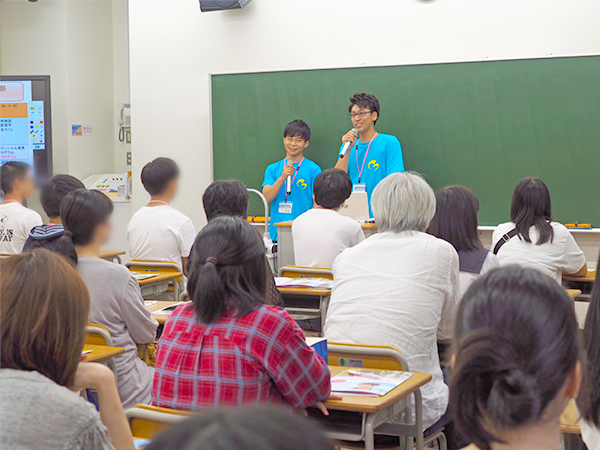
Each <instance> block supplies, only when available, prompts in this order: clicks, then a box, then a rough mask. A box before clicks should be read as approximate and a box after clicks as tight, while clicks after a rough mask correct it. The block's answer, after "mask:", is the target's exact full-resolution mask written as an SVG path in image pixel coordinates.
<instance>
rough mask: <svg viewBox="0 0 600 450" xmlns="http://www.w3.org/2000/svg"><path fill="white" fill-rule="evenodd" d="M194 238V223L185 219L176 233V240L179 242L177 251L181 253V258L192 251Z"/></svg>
mask: <svg viewBox="0 0 600 450" xmlns="http://www.w3.org/2000/svg"><path fill="white" fill-rule="evenodd" d="M195 239H196V230H195V229H194V224H193V223H192V221H191V220H190V219H188V220H186V221H185V222H184V224H183V225H181V228H179V233H178V235H177V241H178V243H179V251H180V253H181V257H182V258H187V257H188V256H190V252H191V251H192V246H193V245H194V240H195Z"/></svg>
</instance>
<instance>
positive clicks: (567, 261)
mask: <svg viewBox="0 0 600 450" xmlns="http://www.w3.org/2000/svg"><path fill="white" fill-rule="evenodd" d="M550 225H552V229H553V230H554V238H553V239H552V242H550V241H548V242H545V243H544V244H542V245H537V244H536V243H537V241H538V238H539V233H538V230H537V228H535V227H531V228H530V229H529V238H530V239H531V242H525V240H524V239H523V238H521V236H519V235H517V236H515V237H513V238H512V239H511V240H509V241H508V242H506V243H505V244H504V245H503V246H502V247H501V248H500V251H499V252H498V255H496V256H497V257H498V261H499V262H500V265H501V266H507V265H510V264H518V265H521V266H524V267H531V268H533V269H538V270H539V271H541V272H542V273H544V274H546V275H548V276H550V277H552V278H554V279H555V280H556V281H557V282H558V283H561V282H562V271H563V270H564V271H565V272H567V273H576V272H578V271H579V270H581V268H582V267H583V265H584V264H585V255H584V254H583V252H582V251H581V249H580V248H579V246H578V245H577V243H576V242H575V239H574V238H573V235H572V234H571V233H570V232H569V230H567V229H566V228H565V226H564V225H561V224H560V223H558V222H550ZM513 228H515V224H514V223H512V222H507V223H503V224H500V225H498V226H497V227H496V229H495V230H494V234H493V235H492V250H493V249H494V247H495V246H496V243H497V242H498V241H499V240H500V239H502V236H504V235H505V234H506V233H508V232H509V231H510V230H512V229H513Z"/></svg>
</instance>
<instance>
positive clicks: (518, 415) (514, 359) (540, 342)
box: [450, 266, 579, 450]
mask: <svg viewBox="0 0 600 450" xmlns="http://www.w3.org/2000/svg"><path fill="white" fill-rule="evenodd" d="M577 329H578V325H577V320H576V318H575V312H574V309H573V305H572V301H571V300H570V299H569V297H568V295H567V293H566V291H565V290H564V289H563V288H562V287H561V286H559V285H558V284H557V283H556V282H555V281H554V280H552V279H551V278H549V277H547V276H546V275H543V274H542V273H541V272H539V271H537V270H535V269H525V268H521V267H518V266H508V267H504V268H501V269H496V270H493V271H491V272H489V273H487V274H486V275H484V276H483V277H481V278H480V279H479V280H477V281H476V282H475V283H474V284H473V285H472V286H471V288H470V289H469V290H468V291H467V293H466V294H465V297H464V299H463V300H462V303H461V305H460V307H459V311H458V314H457V318H456V330H455V342H456V345H457V350H456V354H455V365H454V369H453V373H452V379H451V383H450V406H451V408H452V414H453V416H454V419H455V421H456V423H457V425H458V426H459V427H460V429H461V430H462V431H463V433H464V434H465V436H466V437H467V438H469V439H471V440H472V442H474V443H475V444H476V445H477V446H478V447H479V448H481V449H482V450H489V449H490V448H491V447H490V445H491V444H490V443H491V442H494V441H498V442H501V441H502V439H503V437H502V436H501V435H499V430H502V432H506V433H509V432H510V431H511V430H514V429H516V428H518V427H524V426H528V425H532V424H535V423H537V422H540V421H542V420H549V419H552V420H556V421H557V423H558V416H560V414H561V412H562V408H563V407H564V404H562V403H561V404H560V405H557V404H556V402H553V400H554V399H555V398H557V395H558V393H559V392H560V391H561V389H562V388H563V386H564V385H565V382H566V381H567V378H568V377H569V376H570V374H571V373H572V371H573V370H574V368H575V366H576V363H577V361H578V359H579V347H578V342H577Z"/></svg>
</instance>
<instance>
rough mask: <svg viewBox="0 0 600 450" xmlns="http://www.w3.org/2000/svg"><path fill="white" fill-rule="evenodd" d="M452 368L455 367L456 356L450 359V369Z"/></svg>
mask: <svg viewBox="0 0 600 450" xmlns="http://www.w3.org/2000/svg"><path fill="white" fill-rule="evenodd" d="M454 366H456V355H452V356H451V357H450V368H451V369H452V370H454Z"/></svg>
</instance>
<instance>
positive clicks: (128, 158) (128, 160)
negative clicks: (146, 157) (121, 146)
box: [127, 152, 131, 166]
mask: <svg viewBox="0 0 600 450" xmlns="http://www.w3.org/2000/svg"><path fill="white" fill-rule="evenodd" d="M127 165H128V166H130V165H131V152H127Z"/></svg>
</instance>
